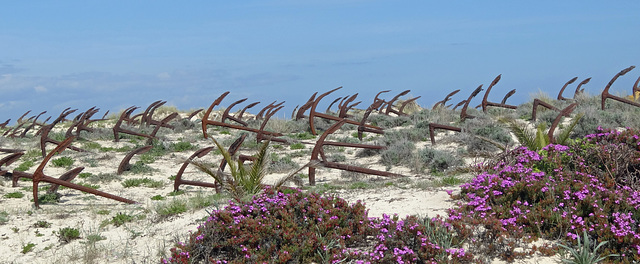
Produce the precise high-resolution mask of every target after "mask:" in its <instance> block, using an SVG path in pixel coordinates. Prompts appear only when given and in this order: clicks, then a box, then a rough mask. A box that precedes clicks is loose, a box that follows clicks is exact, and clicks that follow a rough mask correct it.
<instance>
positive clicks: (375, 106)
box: [358, 100, 384, 141]
mask: <svg viewBox="0 0 640 264" xmlns="http://www.w3.org/2000/svg"><path fill="white" fill-rule="evenodd" d="M383 103H384V101H382V100H375V101H374V102H373V104H371V105H370V106H369V107H367V110H365V111H364V115H362V120H360V124H359V125H358V139H360V141H362V134H363V133H364V132H371V133H375V134H384V130H382V129H375V128H370V127H367V126H365V125H366V124H367V119H368V118H369V115H371V112H373V110H376V109H378V108H380V106H382V104H383Z"/></svg>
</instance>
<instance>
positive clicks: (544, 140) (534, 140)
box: [500, 113, 583, 151]
mask: <svg viewBox="0 0 640 264" xmlns="http://www.w3.org/2000/svg"><path fill="white" fill-rule="evenodd" d="M582 116H583V114H582V113H580V114H577V115H576V116H575V117H574V118H573V120H571V123H570V124H569V126H567V127H566V128H564V129H562V131H560V133H559V134H558V136H556V137H553V135H549V132H548V131H547V125H546V123H540V124H539V125H538V127H536V128H535V129H534V130H531V129H529V128H528V127H527V126H526V124H519V123H518V122H517V121H516V120H514V119H500V122H502V123H505V124H506V125H507V126H508V127H509V129H510V130H511V132H512V133H513V134H514V135H515V136H516V139H517V140H518V142H520V145H522V146H525V147H527V148H528V149H530V150H536V151H537V150H541V149H542V148H544V147H546V146H547V145H549V144H550V143H555V144H560V145H566V144H567V141H568V140H569V136H570V135H571V131H573V128H574V127H575V126H576V125H577V124H578V122H579V121H580V119H581V118H582Z"/></svg>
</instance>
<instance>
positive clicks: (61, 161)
mask: <svg viewBox="0 0 640 264" xmlns="http://www.w3.org/2000/svg"><path fill="white" fill-rule="evenodd" d="M51 165H53V166H54V167H63V168H69V167H71V165H73V159H72V158H70V157H60V158H57V159H54V160H51Z"/></svg>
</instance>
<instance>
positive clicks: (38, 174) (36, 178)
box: [13, 137, 136, 208]
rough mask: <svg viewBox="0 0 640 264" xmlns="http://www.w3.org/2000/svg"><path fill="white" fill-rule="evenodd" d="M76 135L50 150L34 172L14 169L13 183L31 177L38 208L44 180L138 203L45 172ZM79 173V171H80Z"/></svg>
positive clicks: (122, 200)
mask: <svg viewBox="0 0 640 264" xmlns="http://www.w3.org/2000/svg"><path fill="white" fill-rule="evenodd" d="M74 139H75V138H74V137H70V138H67V139H65V140H64V141H63V142H60V144H58V146H56V148H55V149H53V150H52V151H51V152H49V154H48V155H47V156H45V158H44V159H43V160H42V162H41V163H40V165H39V166H38V168H37V169H36V170H35V171H34V173H33V174H29V173H25V172H20V171H16V170H14V171H13V183H14V186H15V185H16V184H17V181H18V179H19V178H29V179H31V181H32V183H33V201H34V204H35V207H36V208H40V204H39V201H38V184H39V183H40V182H41V181H43V182H48V183H51V184H57V185H62V186H65V187H68V188H71V189H75V190H79V191H83V192H86V193H91V194H94V195H98V196H102V197H105V198H109V199H113V200H116V201H120V202H124V203H130V204H133V203H136V202H135V201H133V200H129V199H126V198H122V197H120V196H117V195H112V194H109V193H106V192H102V191H98V190H96V189H93V188H89V187H86V186H82V185H78V184H74V183H71V182H68V181H65V180H62V179H58V178H54V177H50V176H47V175H45V174H44V172H43V171H44V167H45V166H46V165H47V163H48V162H49V160H51V158H52V157H53V155H54V154H56V153H60V152H62V151H64V150H65V149H66V148H67V147H69V146H70V145H71V142H72V141H73V140H74ZM76 170H78V169H77V168H76V169H74V170H72V171H73V172H72V173H70V174H73V173H75V171H76ZM78 173H79V171H78ZM70 174H69V175H67V176H65V177H67V178H72V177H71V175H70Z"/></svg>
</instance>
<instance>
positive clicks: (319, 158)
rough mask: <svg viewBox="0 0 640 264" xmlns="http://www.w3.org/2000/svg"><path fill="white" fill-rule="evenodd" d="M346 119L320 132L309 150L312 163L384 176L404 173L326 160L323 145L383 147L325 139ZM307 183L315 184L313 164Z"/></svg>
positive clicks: (397, 175)
mask: <svg viewBox="0 0 640 264" xmlns="http://www.w3.org/2000/svg"><path fill="white" fill-rule="evenodd" d="M346 121H347V119H343V120H340V121H339V122H337V123H335V124H333V125H332V126H331V127H329V129H327V130H326V131H325V132H324V133H322V135H321V136H320V137H319V138H318V141H316V145H315V147H314V148H313V150H312V151H311V162H312V163H315V162H318V164H320V165H321V166H324V167H326V168H331V169H339V170H346V171H353V172H359V173H365V174H372V175H377V176H384V177H404V175H401V174H397V173H391V172H388V171H379V170H374V169H369V168H363V167H358V166H353V165H348V164H342V163H338V162H330V161H327V158H326V157H325V155H324V151H323V147H324V146H327V145H329V146H340V147H351V148H368V149H384V148H385V147H384V146H377V145H367V144H357V143H344V142H333V141H326V138H327V136H328V135H330V134H333V133H334V132H336V131H337V130H338V129H340V127H342V125H344V124H345V123H347V122H346ZM309 185H311V186H314V185H316V168H315V166H311V167H309Z"/></svg>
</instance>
